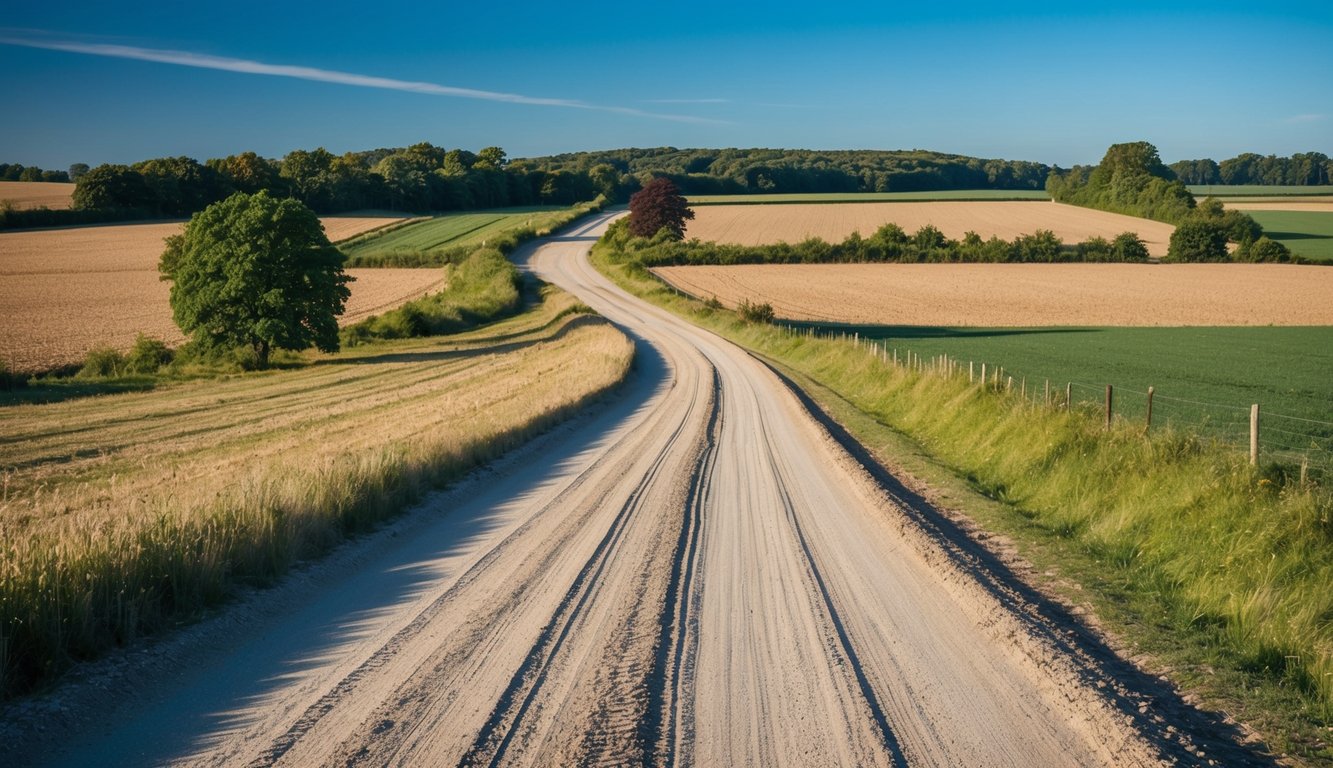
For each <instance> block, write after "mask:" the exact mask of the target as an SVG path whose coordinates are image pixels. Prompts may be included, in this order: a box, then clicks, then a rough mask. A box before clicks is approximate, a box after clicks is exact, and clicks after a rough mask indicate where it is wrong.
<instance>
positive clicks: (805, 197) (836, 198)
mask: <svg viewBox="0 0 1333 768" xmlns="http://www.w3.org/2000/svg"><path fill="white" fill-rule="evenodd" d="M688 199H689V201H690V205H763V204H770V203H914V202H926V201H931V200H957V201H967V200H1050V199H1051V196H1050V195H1048V194H1046V192H1045V190H1035V189H1032V190H1024V189H946V190H939V191H936V192H808V193H807V192H797V193H792V194H783V195H690V196H689V198H688Z"/></svg>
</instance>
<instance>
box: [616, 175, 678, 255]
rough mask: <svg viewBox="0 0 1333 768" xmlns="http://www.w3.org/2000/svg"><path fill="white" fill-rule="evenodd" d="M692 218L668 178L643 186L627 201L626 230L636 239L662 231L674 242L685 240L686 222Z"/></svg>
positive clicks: (676, 188) (675, 187) (654, 180)
mask: <svg viewBox="0 0 1333 768" xmlns="http://www.w3.org/2000/svg"><path fill="white" fill-rule="evenodd" d="M692 218H694V211H692V210H690V208H689V205H688V204H687V203H686V202H685V198H684V197H683V196H682V195H681V194H680V189H679V188H678V187H677V186H676V185H675V184H674V183H672V181H671V179H668V178H665V177H663V178H657V179H653V180H652V181H650V182H648V183H647V184H645V185H644V187H643V189H641V190H639V191H638V192H635V193H634V196H633V197H631V198H630V199H629V229H630V232H632V233H633V234H634V235H636V236H637V237H652V236H653V235H656V234H657V233H658V232H660V231H661V230H663V229H665V230H667V231H668V232H670V233H671V235H672V237H674V238H675V239H676V240H681V239H683V238H684V237H685V222H686V220H688V219H692Z"/></svg>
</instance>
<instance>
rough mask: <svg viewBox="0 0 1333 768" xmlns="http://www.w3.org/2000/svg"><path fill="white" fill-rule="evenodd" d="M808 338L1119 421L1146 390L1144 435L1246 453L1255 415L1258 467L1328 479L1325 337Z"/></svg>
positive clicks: (1329, 389) (874, 330)
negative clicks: (846, 343) (1263, 459)
mask: <svg viewBox="0 0 1333 768" xmlns="http://www.w3.org/2000/svg"><path fill="white" fill-rule="evenodd" d="M813 327H815V328H816V330H817V331H818V332H819V333H824V334H828V333H838V332H846V333H855V334H857V335H858V336H859V337H860V338H863V339H867V340H870V341H872V342H873V343H876V344H880V345H882V346H883V347H884V348H886V349H890V350H896V352H897V354H898V356H899V357H904V358H905V357H906V355H907V353H909V352H910V353H912V354H914V355H919V356H921V357H924V358H927V359H929V358H932V357H936V356H940V355H947V356H948V357H950V358H953V359H955V360H960V361H964V363H966V362H967V361H971V362H974V363H976V368H977V369H978V370H979V367H980V365H981V363H982V362H986V363H988V364H989V366H990V370H994V369H995V367H996V366H1002V367H1003V368H1004V371H1005V374H1006V376H1009V375H1012V376H1013V377H1014V379H1015V381H1019V380H1023V379H1025V380H1026V383H1027V393H1028V395H1029V396H1030V397H1036V396H1043V397H1044V388H1045V382H1047V381H1049V382H1050V384H1051V387H1053V388H1054V389H1055V391H1056V392H1057V393H1058V394H1059V395H1060V396H1061V397H1063V396H1064V393H1065V389H1066V385H1067V384H1070V383H1072V386H1071V387H1070V389H1071V390H1072V394H1073V398H1074V400H1075V401H1083V402H1088V403H1100V402H1102V400H1103V397H1104V387H1105V385H1107V384H1111V385H1113V386H1114V394H1115V403H1114V410H1115V412H1116V413H1117V414H1119V415H1120V416H1122V417H1124V418H1125V419H1126V420H1128V421H1134V422H1140V423H1142V422H1143V420H1144V419H1145V417H1146V410H1147V390H1148V388H1149V387H1152V388H1153V390H1154V397H1153V425H1154V426H1155V427H1157V428H1161V427H1164V426H1175V427H1178V428H1181V429H1192V430H1196V431H1199V432H1201V433H1203V434H1205V435H1207V436H1209V437H1216V438H1218V439H1221V440H1224V441H1227V442H1230V443H1232V444H1233V445H1235V446H1237V447H1246V448H1247V447H1248V444H1249V442H1248V441H1249V437H1250V422H1249V420H1250V413H1249V409H1250V404H1251V403H1259V404H1260V406H1261V407H1262V409H1263V426H1264V427H1266V428H1267V427H1271V429H1261V430H1260V449H1261V452H1262V454H1263V455H1264V456H1268V457H1271V458H1274V459H1281V460H1283V461H1286V462H1289V463H1294V464H1299V463H1300V461H1301V459H1302V458H1306V459H1307V460H1308V461H1310V463H1311V464H1312V465H1316V464H1317V465H1320V466H1323V467H1327V468H1329V469H1333V424H1331V423H1329V422H1330V421H1333V407H1331V406H1330V403H1333V379H1330V378H1329V376H1328V372H1329V371H1330V370H1333V327H1327V326H1316V327H1274V326H1257V327H1216V328H1209V327H1198V328H1115V327H1095V328H1059V327H1056V328H940V327H921V326H885V325H814V326H813Z"/></svg>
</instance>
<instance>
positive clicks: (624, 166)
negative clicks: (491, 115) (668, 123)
mask: <svg viewBox="0 0 1333 768" xmlns="http://www.w3.org/2000/svg"><path fill="white" fill-rule="evenodd" d="M521 162H522V163H523V164H524V165H526V166H528V167H531V168H535V169H541V170H545V171H568V172H588V171H590V170H591V169H593V168H596V167H600V166H610V167H612V168H614V169H615V170H616V172H618V173H620V174H625V175H631V176H633V177H635V178H637V179H638V180H640V181H644V180H646V179H648V178H650V177H652V176H666V177H668V178H670V179H671V180H672V181H674V182H675V183H676V185H677V186H678V187H680V189H681V191H682V192H684V193H685V194H696V195H698V194H745V193H750V192H754V193H760V192H763V193H783V192H916V191H933V190H942V189H1041V188H1042V186H1043V185H1044V184H1045V183H1046V175H1047V173H1049V172H1050V167H1049V166H1046V165H1044V164H1042V163H1033V162H1028V161H1024V160H987V159H983V158H977V157H965V156H963V155H947V154H942V153H939V152H927V151H924V150H904V151H892V152H889V151H879V150H838V151H829V152H821V151H815V150H806V149H676V148H674V147H660V148H657V149H614V150H607V151H603V152H575V153H571V154H565V155H552V156H550V157H535V158H529V159H526V160H523V161H521Z"/></svg>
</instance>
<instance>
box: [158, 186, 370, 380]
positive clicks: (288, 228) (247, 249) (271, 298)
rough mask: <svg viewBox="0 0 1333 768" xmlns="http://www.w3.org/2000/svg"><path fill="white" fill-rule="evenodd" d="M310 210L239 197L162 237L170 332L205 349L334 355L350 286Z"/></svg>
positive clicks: (263, 357)
mask: <svg viewBox="0 0 1333 768" xmlns="http://www.w3.org/2000/svg"><path fill="white" fill-rule="evenodd" d="M344 259H345V257H344V256H343V254H342V252H340V251H339V250H338V249H337V248H335V247H333V245H332V244H331V243H330V242H329V239H328V237H327V236H326V235H325V234H324V228H323V225H321V224H320V222H319V219H318V218H317V217H316V216H315V214H314V212H313V211H311V210H310V209H309V208H307V207H306V206H305V205H302V204H301V203H300V202H298V201H296V200H291V199H285V200H280V199H278V198H275V197H272V196H271V195H269V194H268V193H267V192H262V191H261V192H258V193H256V194H253V195H249V194H246V193H244V192H237V193H236V194H234V195H232V196H231V197H228V198H227V199H226V200H223V201H221V202H219V203H214V204H213V205H210V206H208V207H207V208H205V209H204V210H203V211H201V212H200V213H197V214H195V215H194V217H193V218H191V219H190V223H189V224H187V225H186V227H185V232H184V233H183V234H180V235H177V236H174V237H171V238H168V240H167V249H166V251H165V252H164V253H163V254H162V259H161V262H160V263H159V265H158V269H159V271H160V272H161V273H162V277H163V279H165V280H171V281H172V286H171V311H172V315H173V317H174V318H175V320H176V324H177V325H178V326H180V328H181V330H182V331H184V332H185V333H186V334H187V335H190V336H191V337H193V339H194V341H195V342H196V343H199V344H200V345H202V346H204V347H207V348H228V347H249V348H250V349H251V350H253V352H254V356H255V362H256V363H257V365H258V366H259V367H261V368H263V367H266V366H267V365H268V359H269V353H270V351H271V350H273V349H292V350H299V349H305V348H306V347H309V346H311V345H312V344H313V345H314V346H315V347H318V348H319V349H320V350H323V351H326V352H333V351H336V350H337V349H338V316H339V315H341V314H342V312H343V309H344V307H345V306H346V302H347V297H348V296H349V295H350V293H351V292H350V291H349V290H348V288H347V284H348V283H349V282H351V280H352V278H350V277H348V276H347V275H346V274H345V273H344V272H343V267H342V265H343V260H344Z"/></svg>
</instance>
